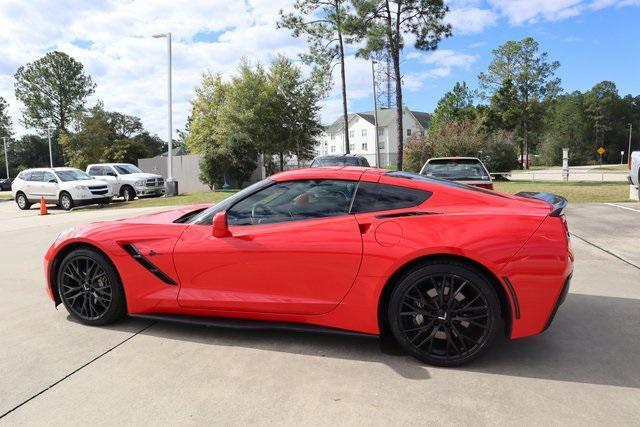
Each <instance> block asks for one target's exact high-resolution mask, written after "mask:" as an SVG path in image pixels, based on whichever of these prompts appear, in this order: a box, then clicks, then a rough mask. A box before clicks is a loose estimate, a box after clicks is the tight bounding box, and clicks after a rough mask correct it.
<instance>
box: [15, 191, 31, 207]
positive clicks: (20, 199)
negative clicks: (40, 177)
mask: <svg viewBox="0 0 640 427" xmlns="http://www.w3.org/2000/svg"><path fill="white" fill-rule="evenodd" d="M16 204H17V205H18V207H19V208H20V209H21V210H23V211H28V210H29V209H30V208H31V202H30V201H29V199H27V196H26V195H25V194H24V193H23V192H22V191H21V192H19V193H17V194H16Z"/></svg>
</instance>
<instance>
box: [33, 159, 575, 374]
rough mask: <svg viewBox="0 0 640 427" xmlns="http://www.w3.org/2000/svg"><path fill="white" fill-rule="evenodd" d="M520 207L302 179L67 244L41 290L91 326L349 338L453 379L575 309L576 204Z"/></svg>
mask: <svg viewBox="0 0 640 427" xmlns="http://www.w3.org/2000/svg"><path fill="white" fill-rule="evenodd" d="M523 196H525V197H520V196H518V195H515V196H514V195H508V194H500V193H496V192H493V191H489V190H484V189H481V188H472V187H469V186H466V185H460V184H457V183H455V182H450V181H445V180H441V179H435V178H429V177H426V176H424V175H417V174H411V173H406V172H398V171H395V172H391V171H387V170H383V169H372V168H369V169H366V168H360V167H334V168H308V169H297V170H292V171H287V172H282V173H279V174H277V175H274V176H272V177H270V178H267V179H265V180H263V181H260V182H258V183H255V184H253V185H251V186H250V187H248V188H246V189H244V190H242V191H240V192H238V193H236V194H234V195H232V196H231V197H229V198H227V199H225V200H224V201H222V202H219V203H217V204H215V205H213V206H210V207H207V206H206V205H199V206H191V207H182V208H179V209H175V210H169V211H165V212H161V213H154V214H151V215H146V216H141V217H136V218H128V219H124V220H119V221H115V222H105V221H102V222H98V223H94V224H88V225H84V226H80V227H75V228H72V229H70V230H68V231H66V232H63V233H62V234H61V235H60V236H59V237H58V238H57V239H56V241H55V242H54V243H53V245H52V246H51V247H50V248H49V250H48V251H47V253H46V255H45V271H46V278H47V283H48V284H47V286H46V289H47V292H48V294H49V297H50V298H51V299H52V300H53V301H54V304H55V305H56V306H57V305H58V304H64V306H65V307H66V309H67V310H68V311H69V313H71V316H72V317H73V318H75V319H77V320H79V321H80V322H82V323H85V324H87V325H106V324H109V323H111V322H114V321H116V320H118V319H119V318H121V317H123V316H125V315H126V314H129V315H132V316H138V317H144V318H147V319H149V318H152V319H156V320H163V319H164V320H168V321H181V322H186V323H189V322H190V323H203V324H209V325H218V326H236V327H238V326H240V327H242V326H249V327H251V328H293V329H296V330H305V329H306V330H315V331H318V330H324V331H328V330H329V331H331V330H333V331H336V330H342V331H345V330H346V331H352V332H357V333H362V334H369V335H384V336H389V337H392V338H394V339H395V340H396V341H397V342H398V343H399V344H400V346H402V348H404V350H405V351H406V352H408V353H409V354H411V355H413V356H415V357H416V358H418V359H420V360H422V361H424V362H427V363H431V364H435V365H442V366H453V365H458V364H461V363H464V362H468V361H470V360H471V359H473V358H475V357H477V356H478V355H480V354H481V353H483V352H484V351H485V350H486V349H487V348H488V347H489V345H490V344H491V342H492V341H493V339H494V338H495V337H496V336H497V335H498V334H499V333H505V334H506V335H507V336H509V337H510V338H521V337H525V336H529V335H536V334H539V333H541V332H542V331H543V330H545V329H546V328H547V327H548V326H549V325H550V323H551V321H552V320H553V318H554V315H555V313H556V310H557V308H558V306H559V305H560V304H561V303H562V302H563V300H564V299H565V297H566V295H567V292H568V289H569V282H570V278H571V273H572V270H573V255H572V252H571V247H570V241H569V236H568V229H567V223H566V221H565V219H564V215H563V210H564V208H565V206H566V200H564V199H563V198H561V197H557V196H554V195H551V194H544V193H543V194H540V193H527V194H524V195H523ZM78 243H81V245H78ZM88 272H91V274H88ZM501 318H502V319H503V320H504V321H502V320H501ZM62 326H64V325H62Z"/></svg>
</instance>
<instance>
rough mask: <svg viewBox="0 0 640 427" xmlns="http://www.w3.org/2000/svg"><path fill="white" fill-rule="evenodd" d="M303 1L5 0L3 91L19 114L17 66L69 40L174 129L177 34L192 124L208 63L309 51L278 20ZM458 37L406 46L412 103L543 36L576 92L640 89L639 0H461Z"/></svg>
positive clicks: (229, 66) (355, 75)
mask: <svg viewBox="0 0 640 427" xmlns="http://www.w3.org/2000/svg"><path fill="white" fill-rule="evenodd" d="M291 3H293V0H246V1H238V0H237V1H230V0H188V1H180V0H153V1H148V0H128V1H75V0H64V1H41V0H40V1H39V0H29V1H24V0H0V28H2V31H1V32H0V96H2V97H3V98H5V99H6V100H7V101H8V102H9V103H10V108H11V114H12V116H13V121H14V131H15V133H17V134H18V135H20V134H24V133H26V132H28V131H29V130H28V129H24V128H23V127H22V126H21V125H20V123H19V121H20V117H21V112H20V111H21V108H22V107H21V105H20V104H19V103H18V102H17V101H16V100H15V97H14V84H13V75H14V73H15V71H16V69H17V67H19V66H20V65H23V64H26V63H28V62H30V61H33V60H35V59H37V58H38V57H40V56H42V55H43V54H45V53H46V52H48V51H51V50H61V51H64V52H66V53H67V54H69V55H71V56H73V57H74V58H76V59H77V60H79V61H81V62H82V63H83V64H84V66H85V69H86V71H87V72H88V73H89V74H91V76H92V77H93V79H94V81H95V82H96V83H97V90H96V93H95V95H94V96H93V97H92V98H91V99H90V100H89V104H90V105H92V104H93V103H95V101H96V100H98V99H101V100H103V101H104V103H105V106H106V108H107V109H110V110H117V111H121V112H123V113H126V114H132V115H136V116H139V117H141V118H142V120H143V122H144V125H145V126H146V127H147V128H148V129H150V130H151V131H152V132H154V133H158V134H159V135H160V136H161V137H163V138H165V137H166V133H167V131H166V62H165V61H166V44H165V43H164V40H162V39H154V38H152V37H151V35H152V34H154V33H159V32H167V31H171V32H172V33H173V37H174V40H173V58H174V68H173V73H174V128H180V129H182V128H184V124H185V121H186V119H187V116H188V114H189V110H190V103H189V101H190V99H191V97H192V96H193V93H194V91H193V89H194V87H195V86H196V85H198V84H199V81H200V77H201V74H202V73H203V72H204V71H207V70H209V71H212V72H220V73H222V74H223V75H225V76H229V75H231V74H233V72H234V70H235V69H236V67H237V65H238V61H239V60H240V58H242V57H246V58H249V59H250V60H252V61H260V62H262V63H268V62H269V61H270V60H271V58H273V56H274V55H276V54H278V53H283V54H285V55H287V56H290V57H297V55H298V54H299V53H301V52H303V51H304V49H305V43H304V41H303V40H299V39H294V38H292V37H290V35H289V32H288V31H287V30H277V29H276V28H275V22H276V20H277V16H278V11H279V10H280V9H288V8H289V7H290V5H291ZM448 3H449V5H450V7H451V12H450V14H449V16H448V18H447V19H448V20H449V21H450V22H451V23H452V24H453V26H454V37H452V38H450V39H448V40H446V41H444V42H443V43H442V44H441V47H440V49H439V50H438V51H436V52H432V53H422V52H416V51H414V50H413V49H412V48H410V47H408V48H407V49H406V50H405V52H404V62H403V65H402V66H403V73H404V79H403V81H404V85H405V100H406V102H405V104H406V105H407V106H409V107H410V108H412V109H414V110H418V111H429V112H430V111H432V110H433V108H434V107H435V105H436V103H437V100H438V99H439V98H440V97H441V96H442V94H443V93H445V92H446V91H447V90H449V89H451V87H452V86H453V84H454V83H455V82H456V81H463V80H464V81H467V83H468V84H469V85H470V86H471V87H472V88H473V87H476V84H477V78H476V77H477V74H478V72H480V71H483V70H485V69H486V66H487V64H488V63H489V61H490V59H491V49H493V48H495V47H496V46H498V45H499V44H501V43H504V42H505V41H507V40H510V39H521V38H523V37H526V36H529V35H530V36H533V37H534V38H536V40H538V41H539V42H540V44H541V46H542V48H543V49H544V50H546V51H548V52H549V54H550V58H551V59H554V60H559V61H560V62H561V64H562V66H561V68H560V70H559V73H558V74H559V76H560V77H561V78H562V80H563V88H565V90H567V91H572V90H588V89H589V88H590V87H591V86H593V84H595V83H597V82H599V81H601V80H605V79H608V80H613V81H615V82H616V83H617V84H618V87H619V89H620V91H621V92H622V93H625V94H626V93H633V94H636V95H637V94H640V79H639V78H638V76H639V75H640V72H639V71H640V48H639V45H640V43H639V42H638V41H639V40H640V7H639V6H640V0H451V1H449V2H448ZM346 65H347V71H348V81H347V84H348V90H349V95H350V99H349V109H350V111H364V110H370V109H371V80H370V65H369V64H368V63H367V62H365V61H363V60H359V59H355V58H354V56H353V51H352V50H350V51H349V58H348V59H347V61H346ZM338 95H339V94H338V93H337V92H335V93H334V94H333V95H332V96H331V97H330V98H329V99H327V100H326V101H325V102H324V104H323V105H324V107H323V110H322V119H323V121H324V122H329V121H331V120H333V119H335V117H337V116H338V115H339V114H340V100H339V96H338Z"/></svg>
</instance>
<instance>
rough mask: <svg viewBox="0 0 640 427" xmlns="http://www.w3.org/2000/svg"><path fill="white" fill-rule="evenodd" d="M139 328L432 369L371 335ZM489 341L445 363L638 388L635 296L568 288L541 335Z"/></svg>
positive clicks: (399, 368)
mask: <svg viewBox="0 0 640 427" xmlns="http://www.w3.org/2000/svg"><path fill="white" fill-rule="evenodd" d="M126 323H128V322H126ZM122 326H123V324H122V323H121V324H116V325H113V326H111V327H112V328H116V329H117V328H121V327H122ZM142 334H144V335H148V336H154V337H158V338H163V339H170V340H186V341H190V342H196V343H201V344H207V345H216V346H235V347H246V348H252V349H260V350H267V351H278V352H286V353H292V354H302V355H309V356H315V357H330V358H336V359H348V360H360V361H365V362H375V363H380V364H384V365H386V366H388V367H390V368H391V369H393V370H394V371H395V372H396V373H398V374H399V375H401V376H402V377H404V378H407V379H413V380H426V379H429V378H430V375H429V369H434V368H432V367H429V366H427V365H424V364H422V363H421V362H418V361H417V360H415V359H413V358H412V357H410V356H407V355H405V354H403V352H402V351H401V350H400V349H399V348H397V346H394V345H389V344H388V343H384V341H382V340H378V339H377V338H375V337H366V336H362V337H361V336H351V335H332V334H314V333H307V332H294V331H282V330H273V331H270V330H268V331H264V330H262V331H255V330H237V329H225V328H218V327H206V326H194V325H183V324H175V323H169V322H157V323H156V324H154V325H153V326H152V327H150V328H148V329H146V330H145V331H144V332H142ZM496 341H497V342H495V343H494V345H493V346H492V347H491V349H490V350H489V351H488V352H487V353H486V354H485V355H484V356H483V357H481V358H480V359H477V360H475V361H473V362H471V363H470V364H468V365H465V366H462V367H458V368H451V369H457V370H462V371H469V372H478V373H487V374H494V375H507V376H519V377H527V378H539V379H547V380H557V381H569V382H578V383H589V384H600V385H613V386H621V387H633V388H640V369H638V364H637V362H638V355H639V354H640V300H636V299H626V298H613V297H604V296H591V295H583V294H569V296H568V298H567V300H566V302H565V303H564V304H563V305H562V306H561V307H560V310H559V311H558V315H557V317H556V319H555V321H554V322H553V323H552V325H551V327H550V328H549V330H547V331H546V332H544V333H543V334H541V335H539V336H535V337H529V338H524V339H519V340H513V341H511V340H508V339H506V338H504V337H502V336H501V337H500V338H499V339H498V340H496ZM439 369H440V368H439Z"/></svg>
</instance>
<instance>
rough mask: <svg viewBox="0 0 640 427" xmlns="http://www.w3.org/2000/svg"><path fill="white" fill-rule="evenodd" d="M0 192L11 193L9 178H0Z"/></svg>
mask: <svg viewBox="0 0 640 427" xmlns="http://www.w3.org/2000/svg"><path fill="white" fill-rule="evenodd" d="M0 191H11V180H10V179H9V178H0Z"/></svg>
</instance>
